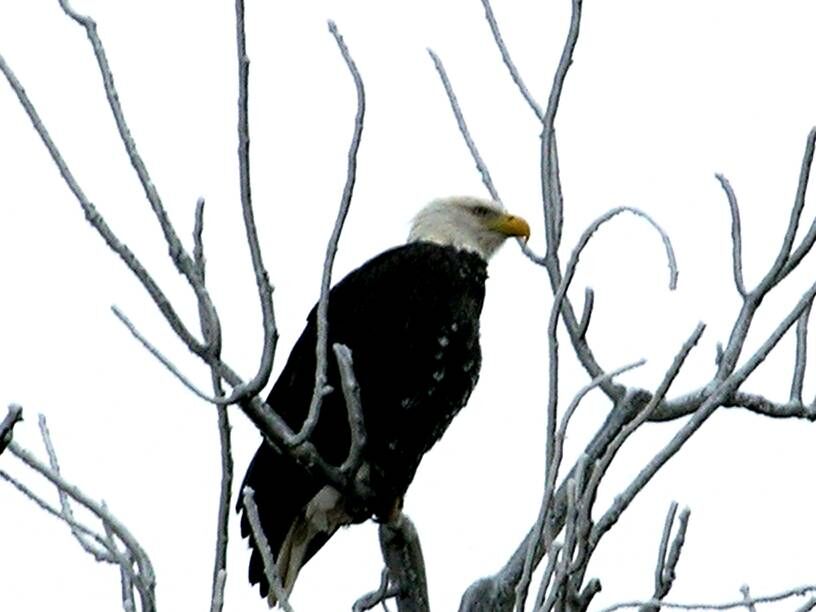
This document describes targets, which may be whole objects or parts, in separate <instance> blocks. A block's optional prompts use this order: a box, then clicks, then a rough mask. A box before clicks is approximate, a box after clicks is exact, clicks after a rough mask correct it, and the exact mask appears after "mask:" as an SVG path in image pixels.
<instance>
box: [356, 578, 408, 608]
mask: <svg viewBox="0 0 816 612" xmlns="http://www.w3.org/2000/svg"><path fill="white" fill-rule="evenodd" d="M398 592H399V590H398V589H397V588H395V587H393V586H390V582H389V576H388V568H387V567H386V568H383V571H382V572H381V574H380V586H379V587H377V590H376V591H372V592H371V593H366V594H365V595H363V596H362V597H360V599H358V600H357V601H355V602H354V606H352V611H353V612H365V610H371V609H373V608H375V607H377V606H378V605H380V604H382V605H383V606H385V601H386V600H388V599H391V598H392V597H395V596H396V595H397V593H398Z"/></svg>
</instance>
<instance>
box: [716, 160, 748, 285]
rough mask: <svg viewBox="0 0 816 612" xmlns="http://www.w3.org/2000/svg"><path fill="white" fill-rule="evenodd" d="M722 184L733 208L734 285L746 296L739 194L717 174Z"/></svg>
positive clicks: (732, 261) (732, 258) (732, 260)
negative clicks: (738, 202) (743, 275)
mask: <svg viewBox="0 0 816 612" xmlns="http://www.w3.org/2000/svg"><path fill="white" fill-rule="evenodd" d="M715 176H716V177H717V180H718V181H720V186H721V187H722V188H723V191H725V195H726V197H727V198H728V206H729V207H730V209H731V263H732V266H733V272H734V285H735V286H736V287H737V292H738V293H739V294H740V295H741V296H742V297H743V298H744V297H746V296H747V295H748V292H747V291H746V290H745V282H744V281H743V278H742V230H741V229H740V212H739V205H738V204H737V196H736V195H735V194H734V190H733V189H732V188H731V183H729V182H728V179H727V178H725V176H723V175H722V174H716V175H715Z"/></svg>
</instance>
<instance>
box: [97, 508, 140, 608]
mask: <svg viewBox="0 0 816 612" xmlns="http://www.w3.org/2000/svg"><path fill="white" fill-rule="evenodd" d="M102 507H103V508H104V509H105V510H106V511H107V510H108V506H107V505H106V504H105V502H104V501H103V502H102ZM102 528H103V529H104V531H105V541H106V542H107V548H108V550H110V551H111V552H112V554H113V555H114V556H115V558H116V563H117V564H118V565H119V579H120V584H121V586H122V589H121V593H122V607H123V608H124V610H125V612H136V602H135V601H134V598H133V589H134V584H133V582H134V580H136V579H137V578H136V575H135V574H134V572H133V556H132V555H131V554H130V553H129V552H128V551H127V549H125V551H124V552H122V551H120V550H119V547H118V546H117V545H116V542H115V541H114V537H115V535H114V533H113V529H111V526H110V525H109V524H108V523H106V522H105V521H102Z"/></svg>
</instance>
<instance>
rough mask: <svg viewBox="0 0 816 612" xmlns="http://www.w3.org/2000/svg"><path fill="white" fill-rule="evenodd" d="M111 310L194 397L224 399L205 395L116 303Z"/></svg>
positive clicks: (211, 401)
mask: <svg viewBox="0 0 816 612" xmlns="http://www.w3.org/2000/svg"><path fill="white" fill-rule="evenodd" d="M111 311H112V312H113V314H114V315H115V316H116V318H117V319H119V321H121V322H122V324H123V325H124V326H125V327H126V328H127V330H128V331H129V332H130V333H131V335H132V336H133V337H134V338H136V340H138V341H139V343H140V344H141V345H142V346H143V347H145V348H146V349H147V350H148V352H149V353H150V354H151V355H153V357H155V358H156V359H157V360H158V361H159V362H160V363H161V364H162V365H163V366H164V367H165V368H167V369H168V370H169V371H170V373H171V374H173V376H175V377H176V378H177V379H178V380H179V382H181V384H183V385H184V386H185V387H187V388H188V389H189V390H190V391H192V392H193V394H194V395H195V396H196V397H198V398H199V399H203V400H204V401H205V402H209V403H211V404H218V403H220V402H222V401H224V400H223V399H220V398H216V397H213V396H210V395H207V394H206V393H205V392H204V391H202V390H201V389H199V388H198V387H196V386H195V384H194V383H193V382H192V381H191V380H190V379H189V378H187V376H185V375H184V374H182V373H181V371H180V370H179V369H178V368H177V367H176V366H175V364H174V363H173V362H172V361H170V360H169V359H168V358H167V357H165V356H164V354H163V353H162V352H161V351H160V350H159V349H158V348H156V346H155V345H153V344H152V343H151V342H150V340H148V339H147V338H145V337H144V336H143V335H142V333H141V332H140V331H139V330H138V329H136V326H135V325H134V324H133V322H132V321H131V320H130V319H129V318H128V317H127V315H126V314H125V313H123V312H122V311H121V310H120V309H119V307H118V306H116V305H113V306H111Z"/></svg>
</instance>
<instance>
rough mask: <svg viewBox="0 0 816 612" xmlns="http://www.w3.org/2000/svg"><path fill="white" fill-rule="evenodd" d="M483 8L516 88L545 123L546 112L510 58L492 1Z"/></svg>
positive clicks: (484, 2) (484, 1)
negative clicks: (494, 13) (491, 4)
mask: <svg viewBox="0 0 816 612" xmlns="http://www.w3.org/2000/svg"><path fill="white" fill-rule="evenodd" d="M482 6H484V9H485V18H486V19H487V23H488V24H489V25H490V32H491V33H492V34H493V40H494V41H496V46H497V47H498V48H499V52H500V53H501V56H502V61H503V62H504V65H505V66H507V70H508V71H509V72H510V76H511V78H512V79H513V82H514V83H515V84H516V87H518V89H519V93H521V95H522V97H523V98H524V99H525V100H526V101H527V104H528V105H529V107H530V108H531V109H532V110H533V112H534V113H535V115H536V117H538V120H539V121H541V122H542V123H544V121H545V117H544V111H543V110H541V107H540V106H539V105H538V102H536V101H535V99H534V98H533V96H532V94H531V93H530V92H529V90H528V89H527V86H526V85H525V84H524V80H523V79H522V78H521V75H520V74H519V71H518V69H517V68H516V65H515V64H514V63H513V59H512V58H511V57H510V52H509V51H508V50H507V45H505V43H504V39H503V38H502V35H501V32H500V31H499V24H498V23H497V22H496V17H495V16H494V15H493V8H492V7H491V6H490V0H482Z"/></svg>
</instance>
